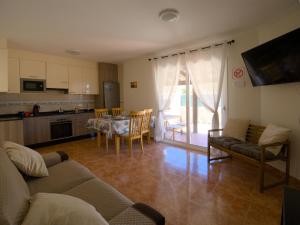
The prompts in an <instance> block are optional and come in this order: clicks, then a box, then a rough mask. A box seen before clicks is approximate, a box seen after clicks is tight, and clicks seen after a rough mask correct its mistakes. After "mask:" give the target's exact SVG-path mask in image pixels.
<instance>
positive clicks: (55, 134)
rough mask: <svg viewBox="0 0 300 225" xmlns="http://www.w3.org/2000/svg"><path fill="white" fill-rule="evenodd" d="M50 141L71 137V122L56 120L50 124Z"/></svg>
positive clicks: (65, 119) (68, 120) (62, 119)
mask: <svg viewBox="0 0 300 225" xmlns="http://www.w3.org/2000/svg"><path fill="white" fill-rule="evenodd" d="M50 130H51V140H58V139H63V138H68V137H72V136H73V130H72V120H71V119H68V118H58V119H56V120H54V121H51V122H50Z"/></svg>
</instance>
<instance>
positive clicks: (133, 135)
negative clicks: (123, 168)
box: [115, 111, 145, 155]
mask: <svg viewBox="0 0 300 225" xmlns="http://www.w3.org/2000/svg"><path fill="white" fill-rule="evenodd" d="M144 114H145V112H144V111H138V112H131V113H130V115H129V117H130V119H129V129H128V133H126V134H123V135H116V136H115V143H116V150H117V154H119V151H120V139H121V138H124V139H126V140H127V141H128V152H129V154H130V155H131V154H132V141H133V140H137V139H139V140H140V144H141V150H142V152H144V146H143V136H142V128H143V119H144Z"/></svg>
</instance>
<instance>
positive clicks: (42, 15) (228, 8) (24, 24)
mask: <svg viewBox="0 0 300 225" xmlns="http://www.w3.org/2000/svg"><path fill="white" fill-rule="evenodd" d="M293 4H297V0H0V37H3V38H7V39H8V41H9V47H12V48H21V49H25V50H33V51H39V52H44V53H50V54H56V55H66V53H65V50H66V49H76V50H80V51H81V55H80V56H78V57H81V58H87V59H92V60H96V61H104V62H117V61H122V60H125V59H128V58H133V57H137V56H140V55H144V54H148V53H153V52H156V51H159V50H161V49H165V48H169V47H171V46H174V45H178V44H181V43H185V42H189V41H194V40H196V39H200V38H202V37H207V36H210V35H214V34H217V33H222V32H226V31H229V30H234V29H239V28H242V27H247V26H252V25H255V24H257V23H261V22H262V21H264V20H265V19H267V18H270V17H273V16H275V15H277V14H278V13H281V12H283V11H284V10H287V9H288V8H291V7H292V6H293ZM164 8H176V9H177V10H179V12H180V19H179V20H178V21H177V22H175V23H166V22H163V21H160V19H159V18H158V13H159V11H161V10H162V9H164Z"/></svg>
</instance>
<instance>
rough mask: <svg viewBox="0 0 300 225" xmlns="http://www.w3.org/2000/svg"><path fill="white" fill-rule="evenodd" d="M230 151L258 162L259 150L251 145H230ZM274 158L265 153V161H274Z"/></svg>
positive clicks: (256, 146)
mask: <svg viewBox="0 0 300 225" xmlns="http://www.w3.org/2000/svg"><path fill="white" fill-rule="evenodd" d="M230 149H231V150H232V151H235V152H237V153H240V154H242V155H245V156H248V157H250V158H253V159H256V160H260V153H261V148H260V147H259V146H258V145H256V144H252V143H240V144H234V145H231V147H230ZM275 157H276V156H275V155H274V154H273V153H272V152H270V151H267V150H266V151H265V159H274V158H275Z"/></svg>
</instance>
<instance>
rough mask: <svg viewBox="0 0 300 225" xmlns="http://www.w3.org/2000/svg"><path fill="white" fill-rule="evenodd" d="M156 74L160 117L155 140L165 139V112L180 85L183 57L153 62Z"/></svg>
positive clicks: (170, 57) (171, 57)
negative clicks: (177, 86)
mask: <svg viewBox="0 0 300 225" xmlns="http://www.w3.org/2000/svg"><path fill="white" fill-rule="evenodd" d="M152 63H153V64H152V68H153V73H154V80H155V88H156V99H157V105H158V109H159V110H158V116H157V120H156V124H155V140H156V141H162V140H163V138H164V133H165V127H164V111H165V110H166V109H168V108H169V106H170V101H171V98H172V96H173V94H174V91H175V87H176V85H177V84H178V78H179V72H180V64H181V56H169V57H166V58H163V59H155V60H153V62H152Z"/></svg>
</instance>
